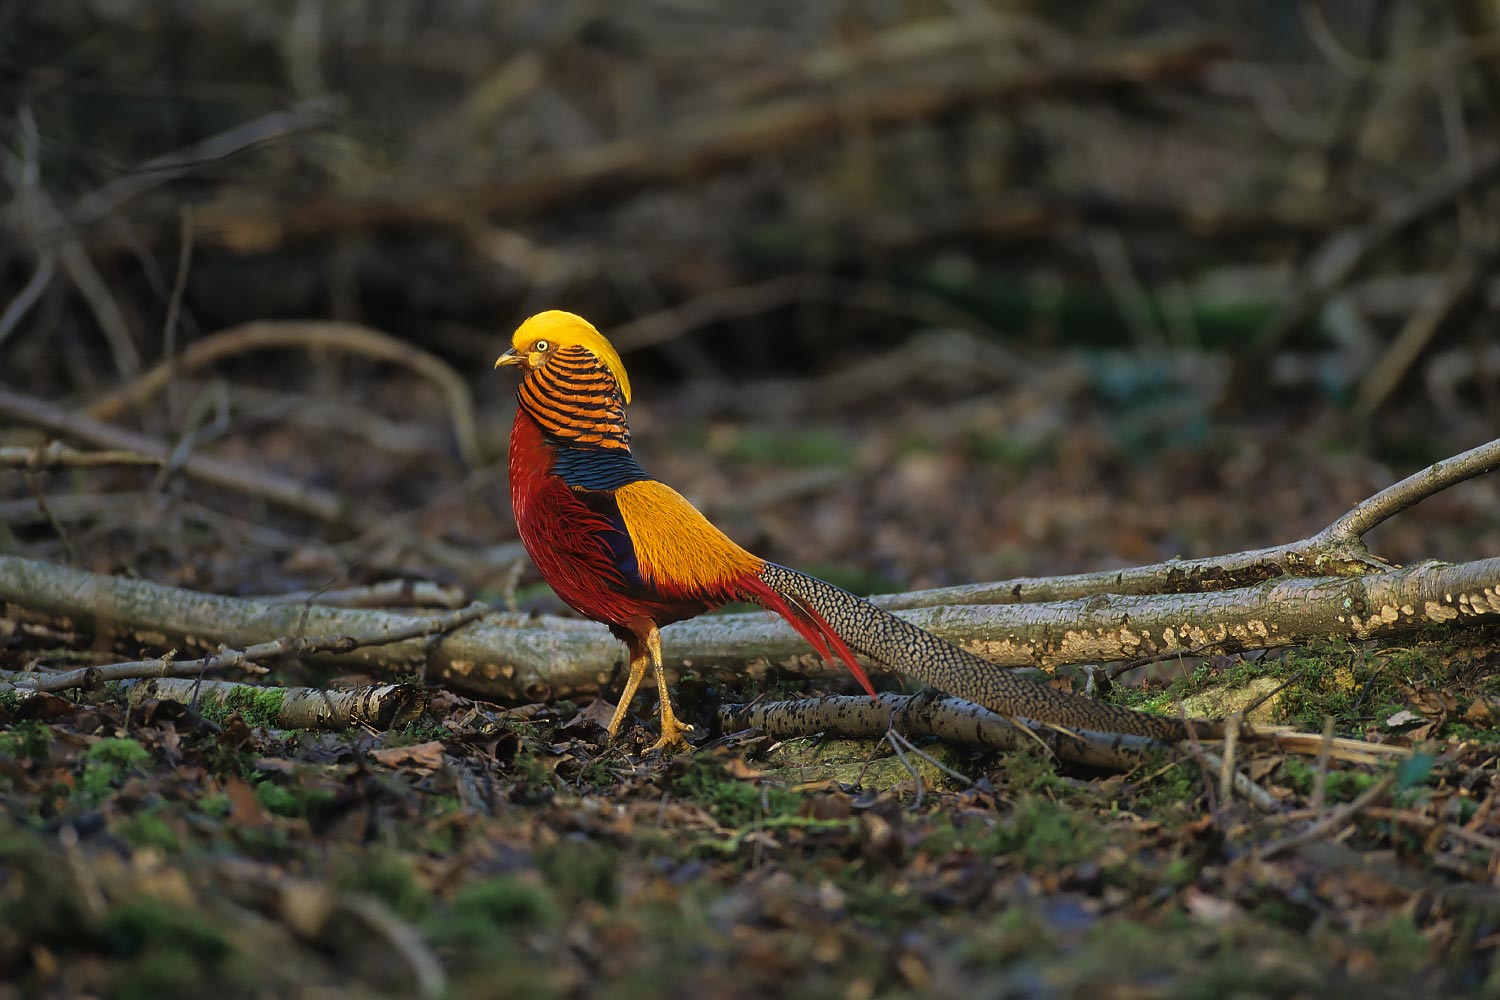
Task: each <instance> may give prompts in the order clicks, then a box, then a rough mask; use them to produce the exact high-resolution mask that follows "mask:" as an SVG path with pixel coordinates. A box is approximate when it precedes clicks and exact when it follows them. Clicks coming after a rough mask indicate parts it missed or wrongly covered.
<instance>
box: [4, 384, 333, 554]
mask: <svg viewBox="0 0 1500 1000" xmlns="http://www.w3.org/2000/svg"><path fill="white" fill-rule="evenodd" d="M0 416H6V417H9V418H10V419H12V420H20V421H23V422H25V423H28V424H33V425H35V426H37V427H43V428H45V429H47V430H49V431H51V432H52V433H54V434H62V435H64V436H66V437H71V438H77V439H79V440H82V441H88V442H89V443H91V444H96V445H98V446H100V447H102V448H112V449H116V450H121V451H133V452H139V453H140V454H143V455H148V456H150V457H151V458H153V459H156V460H157V461H159V462H166V461H167V460H168V459H169V458H170V457H171V451H172V449H171V448H170V446H168V445H167V444H165V443H164V442H161V441H158V440H156V439H155V438H151V437H147V436H146V435H144V434H139V433H136V432H135V431H128V430H125V429H123V428H120V427H113V426H111V425H109V424H104V423H100V422H99V421H97V420H91V419H89V418H88V417H86V416H83V415H82V414H77V413H72V412H70V411H68V410H65V409H63V408H62V407H60V406H56V405H55V404H52V403H48V402H44V401H42V400H40V399H35V398H33V397H31V396H26V395H23V394H21V393H18V392H13V391H11V390H9V389H5V388H0ZM182 470H183V472H185V473H186V474H187V475H188V476H190V477H192V478H194V479H198V480H201V481H203V482H205V483H209V484H211V485H213V486H218V487H221V488H223V489H227V490H231V491H233V492H236V493H243V494H245V495H247V496H253V497H260V498H262V499H265V500H268V501H270V502H271V503H275V504H277V505H279V506H281V507H285V508H287V509H288V510H294V511H297V512H298V513H301V514H304V515H307V516H309V517H314V518H317V519H318V520H320V521H331V522H341V521H353V522H354V523H355V524H356V526H357V525H358V523H359V521H360V520H361V519H360V518H359V516H358V515H356V514H354V513H353V512H352V511H351V510H350V509H349V508H348V507H347V505H346V504H345V503H344V501H343V500H342V499H340V498H339V497H337V496H335V495H334V494H332V493H329V492H328V491H327V490H322V489H319V488H318V487H316V486H309V485H307V484H306V483H303V482H301V481H299V480H296V479H290V478H286V477H283V476H278V475H276V474H275V473H272V472H269V471H267V470H264V469H254V468H250V467H248V466H244V465H239V464H236V463H234V462H230V461H227V460H225V459H222V458H215V457H213V456H211V455H192V456H189V457H188V459H187V461H185V462H184V463H183V466H182Z"/></svg>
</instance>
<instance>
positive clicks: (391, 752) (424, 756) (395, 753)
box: [370, 740, 443, 773]
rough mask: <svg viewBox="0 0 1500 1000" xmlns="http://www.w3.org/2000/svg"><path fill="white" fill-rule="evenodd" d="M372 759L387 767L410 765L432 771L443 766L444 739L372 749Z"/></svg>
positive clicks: (419, 769) (417, 768) (421, 769)
mask: <svg viewBox="0 0 1500 1000" xmlns="http://www.w3.org/2000/svg"><path fill="white" fill-rule="evenodd" d="M370 759H372V760H374V761H375V763H377V764H383V765H385V766H386V767H410V768H415V769H416V770H418V771H424V772H428V773H430V772H432V771H436V770H437V769H438V768H440V767H442V766H443V741H442V740H428V741H427V742H426V743H414V744H412V745H411V746H407V747H386V748H385V749H384V750H371V751H370Z"/></svg>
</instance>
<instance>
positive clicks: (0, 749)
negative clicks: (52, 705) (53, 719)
mask: <svg viewBox="0 0 1500 1000" xmlns="http://www.w3.org/2000/svg"><path fill="white" fill-rule="evenodd" d="M51 752H52V727H51V726H49V725H47V724H46V723H45V722H38V721H37V720H35V719H29V720H27V721H25V722H18V723H16V724H15V725H13V726H11V727H10V728H8V729H6V730H5V732H3V733H0V754H5V755H6V756H8V757H30V758H32V759H42V758H45V757H46V756H47V755H48V754H49V753H51Z"/></svg>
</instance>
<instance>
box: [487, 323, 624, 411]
mask: <svg viewBox="0 0 1500 1000" xmlns="http://www.w3.org/2000/svg"><path fill="white" fill-rule="evenodd" d="M581 352H587V353H588V354H591V355H593V357H594V358H596V359H598V361H599V362H600V363H602V364H603V365H604V367H605V368H606V369H607V370H608V371H609V373H610V374H611V375H613V376H614V379H615V382H616V383H617V384H618V385H619V387H620V395H622V396H623V397H624V398H625V402H627V403H628V402H630V379H629V378H628V377H627V376H626V375H625V366H624V365H623V364H621V363H620V355H619V354H617V353H616V352H615V349H614V348H613V347H611V346H610V343H609V341H608V340H605V339H604V334H602V333H600V332H599V331H598V330H596V329H594V325H593V324H592V323H590V322H589V321H588V320H586V319H584V318H583V317H582V316H575V315H574V314H573V313H570V312H563V311H562V310H561V309H549V310H547V311H546V312H540V313H537V314H536V315H535V316H533V317H531V318H530V319H528V320H527V321H526V322H524V323H522V324H521V325H520V326H518V327H516V332H515V334H514V335H513V336H512V337H511V338H510V350H508V351H506V352H505V353H504V354H502V355H500V357H499V358H497V359H496V360H495V367H496V368H499V367H500V366H501V365H518V366H520V367H521V368H523V369H525V370H526V372H527V373H528V374H530V373H533V372H539V371H541V370H542V369H544V368H546V367H547V365H548V364H549V363H551V362H553V361H554V360H557V362H558V364H559V365H560V366H566V367H571V366H572V365H574V364H576V359H577V358H578V357H579V355H580V353H581Z"/></svg>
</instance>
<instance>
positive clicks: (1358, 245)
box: [1255, 148, 1500, 358]
mask: <svg viewBox="0 0 1500 1000" xmlns="http://www.w3.org/2000/svg"><path fill="white" fill-rule="evenodd" d="M1497 177H1500V148H1490V149H1485V150H1482V151H1480V152H1477V153H1475V154H1474V155H1473V156H1470V157H1469V158H1467V159H1464V160H1459V161H1457V162H1455V163H1451V164H1449V165H1447V166H1445V167H1444V168H1443V169H1441V170H1439V171H1437V172H1436V173H1434V174H1433V175H1432V177H1431V179H1430V180H1429V181H1428V182H1427V183H1426V184H1425V185H1424V186H1422V187H1421V188H1418V189H1417V190H1416V191H1414V192H1412V193H1411V194H1410V195H1408V196H1407V197H1405V198H1402V199H1399V200H1396V201H1392V202H1389V203H1388V204H1386V205H1384V206H1382V207H1381V208H1380V210H1379V211H1377V212H1376V214H1375V216H1374V217H1373V218H1371V219H1370V221H1369V222H1367V223H1365V224H1364V225H1362V226H1359V227H1357V228H1355V229H1351V230H1348V231H1346V232H1343V233H1339V234H1338V235H1336V236H1334V237H1332V238H1331V239H1329V240H1328V242H1326V243H1325V244H1324V245H1323V246H1322V247H1321V248H1320V249H1319V251H1318V252H1317V254H1316V255H1315V256H1314V257H1313V259H1312V261H1311V263H1310V264H1309V266H1308V267H1307V270H1306V272H1305V274H1304V276H1303V278H1302V279H1301V282H1300V285H1299V288H1298V289H1297V291H1295V292H1294V293H1293V297H1292V303H1291V305H1289V306H1288V307H1287V308H1286V309H1285V310H1283V311H1282V313H1281V315H1279V316H1278V317H1277V318H1276V319H1275V320H1273V321H1272V322H1271V323H1270V324H1269V325H1268V326H1267V327H1266V328H1265V329H1264V330H1263V331H1262V332H1261V333H1260V334H1259V335H1258V336H1257V337H1256V343H1255V350H1256V355H1257V357H1261V358H1264V357H1266V356H1268V355H1269V353H1270V352H1271V351H1273V350H1275V349H1276V347H1277V346H1279V345H1280V344H1281V342H1282V341H1283V340H1284V339H1285V338H1286V336H1287V334H1289V333H1291V332H1292V331H1293V330H1295V329H1296V328H1297V327H1299V326H1301V325H1302V324H1303V323H1305V322H1306V321H1307V320H1308V319H1309V318H1311V317H1312V316H1313V314H1314V313H1316V312H1317V311H1318V310H1319V309H1320V308H1322V306H1323V303H1324V302H1326V301H1327V300H1328V297H1329V296H1330V295H1331V294H1333V292H1335V291H1336V290H1338V289H1339V288H1341V287H1342V286H1343V285H1344V283H1345V282H1347V281H1348V280H1349V279H1350V278H1351V277H1352V276H1353V275H1354V273H1355V272H1356V271H1357V270H1358V269H1359V268H1360V266H1361V265H1363V264H1364V262H1365V261H1366V260H1367V259H1369V257H1370V255H1371V254H1373V253H1374V252H1375V251H1377V250H1379V249H1380V248H1381V247H1383V246H1385V245H1386V244H1387V243H1389V242H1390V241H1391V240H1393V239H1395V238H1396V237H1397V236H1399V235H1401V234H1402V233H1403V232H1405V231H1406V230H1407V229H1409V228H1411V227H1412V226H1414V225H1416V224H1417V223H1419V222H1421V221H1423V220H1424V219H1426V218H1428V217H1429V216H1432V215H1434V214H1436V213H1438V212H1440V211H1443V210H1444V209H1446V208H1448V207H1450V206H1451V205H1452V204H1453V203H1454V202H1455V201H1456V200H1457V199H1458V198H1460V197H1462V196H1463V195H1465V194H1467V193H1468V192H1470V191H1473V190H1475V189H1477V188H1480V187H1483V186H1485V185H1487V184H1490V183H1491V182H1493V181H1494V180H1495V179H1496V178H1497Z"/></svg>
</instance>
